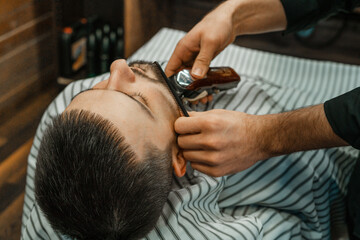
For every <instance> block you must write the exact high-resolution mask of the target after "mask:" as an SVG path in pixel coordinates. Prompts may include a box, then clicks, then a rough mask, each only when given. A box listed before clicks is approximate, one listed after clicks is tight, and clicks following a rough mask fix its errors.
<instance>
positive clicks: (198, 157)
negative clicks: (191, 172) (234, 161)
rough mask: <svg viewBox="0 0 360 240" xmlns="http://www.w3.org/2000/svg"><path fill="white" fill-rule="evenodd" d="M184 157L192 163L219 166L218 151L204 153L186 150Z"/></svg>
mask: <svg viewBox="0 0 360 240" xmlns="http://www.w3.org/2000/svg"><path fill="white" fill-rule="evenodd" d="M183 156H184V158H185V159H186V160H187V161H190V162H191V163H198V164H206V165H209V166H217V165H219V163H218V162H217V156H218V152H217V151H202V150H190V151H188V150H184V151H183Z"/></svg>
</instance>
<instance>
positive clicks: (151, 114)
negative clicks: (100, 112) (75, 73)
mask: <svg viewBox="0 0 360 240" xmlns="http://www.w3.org/2000/svg"><path fill="white" fill-rule="evenodd" d="M90 90H92V91H94V90H103V91H115V92H118V93H122V94H124V95H125V96H127V97H129V98H131V99H132V100H134V101H135V102H136V103H137V104H139V106H140V107H141V108H142V109H143V110H145V112H146V113H147V115H148V116H149V117H150V118H152V119H155V117H154V115H153V113H152V112H151V111H150V110H149V108H148V106H145V105H144V104H143V103H142V102H140V101H139V100H137V99H136V98H134V97H133V96H131V95H129V94H127V93H124V92H121V91H118V90H115V89H102V88H89V89H85V90H83V91H81V92H79V93H77V94H76V95H75V96H74V97H72V99H71V101H72V100H73V99H74V98H75V97H76V96H78V95H79V94H81V93H84V92H87V91H90ZM139 97H141V96H139Z"/></svg>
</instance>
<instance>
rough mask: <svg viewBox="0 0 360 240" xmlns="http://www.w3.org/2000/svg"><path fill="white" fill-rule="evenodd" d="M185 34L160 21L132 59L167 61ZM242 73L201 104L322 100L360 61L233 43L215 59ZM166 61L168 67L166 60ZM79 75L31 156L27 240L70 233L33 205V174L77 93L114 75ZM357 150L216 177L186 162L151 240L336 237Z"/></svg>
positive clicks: (354, 76) (283, 106)
mask: <svg viewBox="0 0 360 240" xmlns="http://www.w3.org/2000/svg"><path fill="white" fill-rule="evenodd" d="M184 34H185V33H184V32H181V31H176V30H171V29H162V30H161V31H160V32H159V33H158V34H156V35H155V36H154V37H153V38H152V39H151V40H150V41H149V42H148V43H147V44H145V45H144V46H143V47H142V48H140V49H139V50H138V51H137V52H136V53H135V54H134V55H133V56H132V57H131V58H130V59H129V61H131V60H138V59H139V60H147V61H155V60H156V61H159V62H162V63H164V64H165V63H166V62H167V60H168V58H169V57H170V55H171V53H172V51H173V49H174V47H175V45H176V43H177V41H178V40H179V39H181V37H182V36H184ZM212 65H213V66H231V67H233V68H234V69H235V70H236V71H237V72H238V73H239V74H240V75H241V77H242V81H241V82H240V83H239V85H238V87H237V88H236V89H231V90H229V91H227V92H222V93H220V94H218V95H216V96H214V100H213V101H212V102H211V103H208V104H207V105H199V106H197V107H196V109H194V110H196V111H206V110H210V109H217V108H221V109H229V110H235V111H244V112H247V113H250V114H268V113H276V112H282V111H287V110H291V109H294V108H299V107H303V106H306V105H312V104H317V103H321V102H323V101H325V100H327V99H329V98H331V97H334V96H337V95H340V94H342V93H344V92H346V91H349V90H351V89H353V88H355V87H357V86H358V85H359V84H358V83H359V80H360V79H359V76H360V68H359V67H356V66H351V65H345V64H338V63H331V62H323V61H313V60H305V59H299V58H293V57H287V56H281V55H276V54H271V53H266V52H260V51H255V50H250V49H246V48H241V47H237V46H233V45H231V46H229V47H228V48H227V49H226V50H225V51H224V52H222V53H221V54H220V55H219V56H218V57H217V58H216V59H215V60H214V61H213V63H212ZM163 66H165V65H163ZM108 76H109V74H104V75H101V76H98V77H95V78H91V79H85V80H80V81H76V82H74V83H72V84H70V85H69V86H67V87H66V89H65V90H64V91H63V92H62V93H60V94H59V95H58V96H57V98H56V99H55V100H54V101H53V102H52V103H51V104H50V106H49V107H48V109H47V110H46V112H45V113H44V115H43V118H42V120H41V123H40V125H39V127H38V129H37V132H36V136H35V139H34V143H33V146H32V148H31V152H30V155H29V158H28V172H27V182H26V191H25V203H24V211H23V218H22V222H23V225H22V239H68V238H66V237H65V236H61V235H60V234H59V233H57V232H55V231H54V230H53V229H52V228H51V226H50V225H49V223H48V221H47V220H46V218H45V216H44V215H43V213H42V212H41V210H40V208H39V207H38V205H37V204H36V203H35V200H34V199H35V197H34V173H35V167H36V157H37V152H38V149H39V146H40V143H41V139H42V135H43V132H44V131H45V129H46V128H47V126H48V125H49V124H50V123H51V120H52V119H53V118H54V117H55V116H56V115H58V114H60V113H61V112H62V111H64V109H65V108H66V106H67V105H68V104H69V103H70V101H71V98H72V97H73V96H74V95H76V94H77V93H78V92H80V91H82V90H84V89H88V88H91V87H92V86H93V85H95V84H96V83H98V82H100V81H102V80H104V79H106V78H108ZM357 155H358V151H356V150H355V149H353V148H351V147H343V148H331V149H321V150H317V151H307V152H298V153H294V154H290V155H286V156H279V157H275V158H271V159H268V160H266V161H261V162H258V163H257V164H255V165H254V166H252V167H251V168H249V169H247V170H245V171H242V172H240V173H237V174H234V175H229V176H224V177H220V178H212V177H209V176H207V175H205V174H203V173H201V172H198V171H195V170H193V169H191V167H190V166H188V167H187V173H186V175H185V176H184V177H182V178H177V177H175V176H174V181H173V186H172V191H171V192H170V194H169V196H168V200H167V202H166V204H165V206H164V208H163V211H162V214H161V216H160V218H159V219H158V222H157V225H156V227H155V228H154V229H153V230H152V231H151V232H150V233H149V234H148V235H147V236H146V237H145V239H166V240H167V239H196V240H197V239H330V238H331V237H332V236H335V235H336V234H337V235H338V234H341V231H339V229H341V228H342V227H344V224H345V205H344V196H345V194H346V191H347V183H348V181H349V177H350V174H351V171H352V167H353V165H354V164H355V161H356V159H357Z"/></svg>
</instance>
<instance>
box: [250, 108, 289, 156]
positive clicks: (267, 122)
mask: <svg viewBox="0 0 360 240" xmlns="http://www.w3.org/2000/svg"><path fill="white" fill-rule="evenodd" d="M256 117H257V120H256V121H257V127H256V129H257V131H256V136H257V139H258V140H257V142H258V144H259V145H258V146H259V152H260V154H261V155H262V158H263V159H267V158H270V157H275V156H278V155H281V154H282V153H283V151H284V146H283V144H282V142H281V138H279V136H278V134H277V131H278V130H277V128H278V126H279V124H280V121H279V116H278V115H277V114H268V115H260V116H256Z"/></svg>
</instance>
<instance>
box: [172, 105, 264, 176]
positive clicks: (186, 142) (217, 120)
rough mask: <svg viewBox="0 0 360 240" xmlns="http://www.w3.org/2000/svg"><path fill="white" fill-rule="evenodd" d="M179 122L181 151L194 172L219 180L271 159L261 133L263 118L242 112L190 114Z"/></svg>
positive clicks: (176, 128)
mask: <svg viewBox="0 0 360 240" xmlns="http://www.w3.org/2000/svg"><path fill="white" fill-rule="evenodd" d="M189 115H190V117H180V118H178V119H177V120H176V121H175V131H176V132H177V133H178V134H180V135H179V137H178V144H179V147H180V148H182V149H183V151H184V152H183V154H184V157H185V159H186V160H188V161H190V162H191V165H192V167H193V168H194V169H196V170H198V171H201V172H204V173H206V174H208V175H210V176H214V177H219V176H224V175H228V174H232V173H236V172H239V171H242V170H245V169H247V168H249V167H251V166H252V165H253V164H255V163H256V162H257V161H259V160H263V159H266V158H268V157H269V154H268V153H267V152H266V151H265V149H266V148H264V146H262V145H263V144H262V137H261V135H262V133H261V131H259V126H260V125H261V117H259V116H256V115H250V114H246V113H242V112H235V111H227V110H220V109H216V110H211V111H207V112H189Z"/></svg>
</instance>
